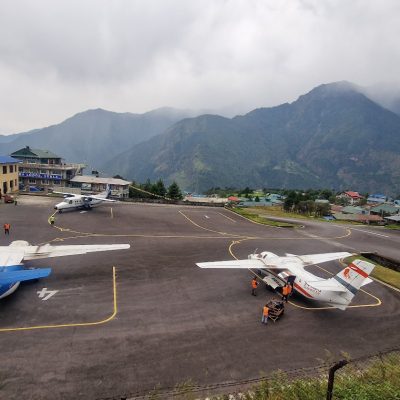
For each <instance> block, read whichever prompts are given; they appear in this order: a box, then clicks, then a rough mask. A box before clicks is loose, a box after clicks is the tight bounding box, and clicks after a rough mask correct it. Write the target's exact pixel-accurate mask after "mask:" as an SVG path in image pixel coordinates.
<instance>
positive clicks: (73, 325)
mask: <svg viewBox="0 0 400 400" xmlns="http://www.w3.org/2000/svg"><path fill="white" fill-rule="evenodd" d="M117 313H118V306H117V282H116V268H115V267H113V313H112V314H111V315H110V316H109V317H108V318H106V319H103V320H101V321H95V322H76V323H69V324H57V325H56V324H55V325H36V326H26V327H20V328H0V333H2V332H19V331H31V330H38V329H56V328H71V327H74V328H76V327H80V326H82V327H83V326H96V325H102V324H106V323H107V322H110V321H111V320H113V319H114V318H115V316H116V315H117Z"/></svg>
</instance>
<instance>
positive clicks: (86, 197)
mask: <svg viewBox="0 0 400 400" xmlns="http://www.w3.org/2000/svg"><path fill="white" fill-rule="evenodd" d="M84 199H95V200H101V201H109V202H110V203H115V202H116V201H117V200H112V199H106V198H105V197H98V196H85V197H84Z"/></svg>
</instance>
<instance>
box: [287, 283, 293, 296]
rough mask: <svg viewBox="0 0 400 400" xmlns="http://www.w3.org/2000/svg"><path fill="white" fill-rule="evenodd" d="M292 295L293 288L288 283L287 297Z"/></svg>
mask: <svg viewBox="0 0 400 400" xmlns="http://www.w3.org/2000/svg"><path fill="white" fill-rule="evenodd" d="M292 293H293V286H292V284H291V283H288V297H290V296H291V295H292Z"/></svg>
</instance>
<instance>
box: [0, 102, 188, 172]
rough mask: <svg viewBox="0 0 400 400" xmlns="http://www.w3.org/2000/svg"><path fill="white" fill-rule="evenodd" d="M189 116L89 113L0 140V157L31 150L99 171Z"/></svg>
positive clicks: (179, 113) (172, 112)
mask: <svg viewBox="0 0 400 400" xmlns="http://www.w3.org/2000/svg"><path fill="white" fill-rule="evenodd" d="M192 115H193V112H192V111H185V110H176V109H173V108H160V109H157V110H153V111H150V112H147V113H145V114H131V113H115V112H111V111H106V110H102V109H96V110H89V111H85V112H82V113H79V114H76V115H74V116H73V117H71V118H68V119H67V120H65V121H64V122H62V123H60V124H58V125H53V126H49V127H47V128H43V129H35V130H33V131H30V132H25V133H21V134H17V135H12V137H8V136H3V137H0V139H1V138H3V139H2V140H0V154H10V153H12V152H14V151H16V150H18V149H20V148H22V147H25V146H31V147H33V148H41V149H47V150H51V151H52V152H54V153H56V154H58V155H60V156H61V157H62V158H64V159H66V160H67V161H68V162H85V163H87V164H88V165H90V166H94V167H96V168H98V169H101V168H102V165H103V163H104V162H105V161H107V160H109V159H111V158H113V157H114V156H116V155H117V154H119V153H121V152H122V151H124V150H126V149H127V148H130V147H132V146H133V145H135V144H136V143H140V142H142V141H144V140H147V139H149V138H151V137H152V136H154V135H157V134H160V133H162V132H163V131H165V130H166V129H167V128H168V127H170V126H171V125H172V124H174V123H175V122H177V121H179V120H181V119H182V118H185V117H187V116H192ZM10 139H11V140H10Z"/></svg>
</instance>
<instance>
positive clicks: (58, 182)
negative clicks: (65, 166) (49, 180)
mask: <svg viewBox="0 0 400 400" xmlns="http://www.w3.org/2000/svg"><path fill="white" fill-rule="evenodd" d="M60 184H61V182H60V181H54V182H53V185H60Z"/></svg>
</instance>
